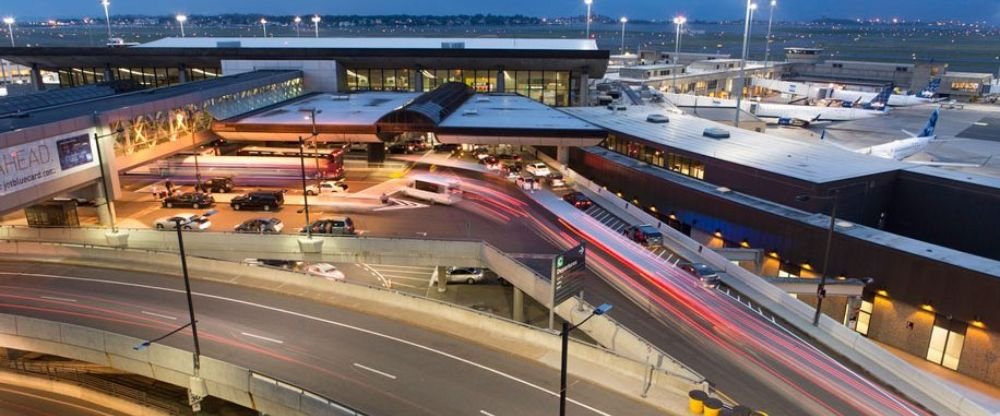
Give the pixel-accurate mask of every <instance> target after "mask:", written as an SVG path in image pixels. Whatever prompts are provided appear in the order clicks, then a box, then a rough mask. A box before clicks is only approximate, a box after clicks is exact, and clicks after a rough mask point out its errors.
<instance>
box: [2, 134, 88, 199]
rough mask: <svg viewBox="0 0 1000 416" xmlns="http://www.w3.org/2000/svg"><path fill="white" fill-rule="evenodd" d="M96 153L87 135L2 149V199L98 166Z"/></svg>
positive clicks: (46, 140)
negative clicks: (4, 196) (3, 196)
mask: <svg viewBox="0 0 1000 416" xmlns="http://www.w3.org/2000/svg"><path fill="white" fill-rule="evenodd" d="M94 151H95V147H94V142H93V140H92V139H91V137H90V134H89V133H88V132H87V131H81V132H76V133H70V134H64V135H61V136H56V137H50V138H48V139H45V140H39V141H35V142H31V143H24V144H20V145H17V146H12V147H7V148H4V149H0V195H8V194H11V193H14V192H18V191H22V190H24V189H28V188H30V187H32V186H37V185H39V184H42V183H45V182H48V181H51V180H53V179H58V178H61V177H63V176H66V175H69V174H72V173H76V172H79V171H82V170H85V169H87V168H89V167H92V166H96V165H97V158H96V157H97V156H96V154H94Z"/></svg>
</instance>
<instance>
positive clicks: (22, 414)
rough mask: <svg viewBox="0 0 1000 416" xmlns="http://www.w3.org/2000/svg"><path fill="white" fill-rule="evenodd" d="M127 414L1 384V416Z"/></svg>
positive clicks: (125, 415)
mask: <svg viewBox="0 0 1000 416" xmlns="http://www.w3.org/2000/svg"><path fill="white" fill-rule="evenodd" d="M56 415H58V416H127V414H125V413H120V412H116V411H114V410H110V409H106V408H104V407H101V406H99V405H96V404H94V403H91V402H86V401H83V400H79V399H75V398H72V397H67V396H62V395H58V394H53V393H49V392H45V391H40V390H34V389H28V388H24V387H20V386H12V385H8V384H0V416H56Z"/></svg>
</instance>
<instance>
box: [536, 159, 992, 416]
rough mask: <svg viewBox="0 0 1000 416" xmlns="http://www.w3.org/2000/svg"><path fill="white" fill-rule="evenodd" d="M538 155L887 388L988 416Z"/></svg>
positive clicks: (968, 414)
mask: <svg viewBox="0 0 1000 416" xmlns="http://www.w3.org/2000/svg"><path fill="white" fill-rule="evenodd" d="M542 156H543V157H542V159H543V160H546V161H547V162H548V163H550V164H552V165H553V166H557V168H558V169H559V170H560V171H561V172H562V173H563V176H564V177H565V178H567V179H568V180H570V181H571V182H574V183H576V184H577V186H578V187H579V190H581V191H582V192H584V193H585V194H587V196H588V197H590V198H591V199H593V200H594V201H596V202H597V203H598V204H599V205H601V207H602V208H605V209H607V210H608V211H610V212H611V213H612V214H615V215H617V216H619V217H621V218H623V219H625V220H626V221H629V222H632V223H645V224H651V225H654V226H658V228H659V230H660V231H661V232H662V233H663V235H664V238H665V240H664V245H666V246H668V247H669V248H670V249H671V250H673V251H675V252H677V253H678V254H680V255H681V256H683V257H685V258H688V259H695V258H698V259H700V260H699V261H701V262H703V263H706V264H708V265H711V266H712V267H714V268H715V269H717V270H723V271H725V273H722V274H721V278H722V281H723V282H724V283H726V285H728V286H730V287H732V288H733V289H734V290H736V291H737V292H740V293H742V294H743V295H745V296H746V297H748V298H750V299H752V300H753V301H754V302H756V303H757V304H758V305H759V306H761V307H762V308H764V309H767V310H769V311H771V312H772V313H774V314H776V315H777V316H780V317H782V318H783V319H785V321H786V322H788V323H789V324H791V325H792V326H794V327H795V328H797V329H798V330H800V331H803V332H805V333H806V334H808V335H809V336H810V337H812V338H813V339H815V340H817V341H818V342H820V343H821V344H823V345H825V346H827V347H829V348H832V349H833V350H835V351H837V352H838V353H839V354H841V355H843V356H845V357H846V358H847V359H849V360H851V361H852V362H854V363H855V364H857V365H859V366H861V367H863V368H865V369H866V370H867V371H869V372H870V373H871V374H872V375H873V376H874V377H876V378H878V379H879V380H881V381H882V382H884V383H885V384H888V385H891V386H893V387H894V388H896V389H898V390H899V391H900V392H902V393H903V394H904V395H906V396H908V397H909V398H911V399H913V400H915V401H917V402H918V403H920V404H921V405H923V406H926V407H927V408H929V409H931V410H932V411H934V412H935V413H938V414H954V415H961V416H988V415H994V413H992V412H991V411H990V410H988V409H987V408H986V407H984V406H982V405H981V404H978V403H976V402H975V401H974V400H973V399H971V398H970V397H968V396H965V395H963V394H962V393H961V392H958V391H956V390H955V389H952V388H951V387H949V386H948V385H946V384H945V383H943V382H942V381H941V380H938V379H937V378H935V377H934V376H933V375H930V374H928V373H926V372H923V371H921V370H918V369H917V368H915V367H913V366H912V365H910V364H909V363H907V362H905V361H903V360H902V359H900V358H899V357H896V356H895V355H893V354H892V353H890V352H888V351H886V350H885V349H883V348H881V347H879V346H878V345H876V344H875V343H873V342H871V341H869V340H868V339H867V338H865V337H863V336H861V335H860V334H858V333H857V332H855V331H852V330H851V329H849V328H847V327H846V326H844V325H841V324H840V323H839V322H837V321H835V320H833V319H831V318H830V317H828V316H826V315H823V316H822V318H821V320H820V326H819V328H816V327H814V326H812V318H813V314H814V313H815V309H814V308H812V307H810V306H809V305H807V304H805V303H803V302H802V301H800V300H798V299H796V298H793V297H791V296H789V295H788V294H787V293H786V292H785V291H783V290H781V289H780V288H778V287H776V286H774V285H772V284H770V283H768V282H767V281H766V280H764V279H762V278H761V277H760V276H757V275H756V274H753V273H751V272H749V271H747V270H745V269H743V268H740V267H737V266H734V265H732V263H730V262H729V260H728V259H726V258H725V257H723V256H721V255H719V254H718V253H715V252H713V251H712V250H702V252H698V247H700V246H701V244H699V243H698V242H697V241H694V240H693V239H691V238H690V237H688V236H686V235H684V234H683V233H681V232H680V231H678V230H676V229H674V228H672V227H670V226H667V225H664V224H662V223H661V222H660V221H659V220H657V219H656V218H655V217H653V216H652V215H650V214H648V213H646V212H645V211H643V210H642V209H641V208H639V207H636V206H635V205H632V204H631V203H630V202H628V201H625V200H623V199H621V198H619V197H618V196H617V195H614V194H612V193H611V192H609V191H607V190H605V189H603V188H601V187H600V186H599V185H597V184H595V183H594V182H592V181H590V180H589V179H587V178H586V177H583V176H582V175H579V174H578V173H576V172H574V171H573V170H571V169H568V168H566V167H565V166H562V165H560V164H558V163H557V162H555V161H554V160H552V159H551V158H548V157H547V156H544V155H542Z"/></svg>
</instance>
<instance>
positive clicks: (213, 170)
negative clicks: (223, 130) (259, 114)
mask: <svg viewBox="0 0 1000 416" xmlns="http://www.w3.org/2000/svg"><path fill="white" fill-rule="evenodd" d="M129 173H130V174H139V175H143V174H145V175H152V176H158V177H162V178H193V177H195V176H196V175H197V174H199V173H200V175H201V176H202V177H220V176H224V177H232V178H233V180H234V181H236V182H242V183H246V184H248V183H250V182H252V181H253V180H254V179H258V180H269V179H291V178H300V177H302V160H300V159H299V157H298V155H296V156H295V157H288V156H199V157H197V164H196V163H195V156H190V155H181V156H175V157H170V158H166V159H161V160H158V161H155V162H152V163H149V164H147V165H145V166H142V167H139V168H136V169H133V170H132V171H130V172H129ZM305 174H306V177H307V178H313V179H328V180H336V179H342V178H343V177H344V158H343V152H340V153H339V154H335V155H330V154H328V156H327V157H319V158H313V157H308V158H306V160H305Z"/></svg>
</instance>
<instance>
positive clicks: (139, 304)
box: [0, 263, 659, 416]
mask: <svg viewBox="0 0 1000 416" xmlns="http://www.w3.org/2000/svg"><path fill="white" fill-rule="evenodd" d="M331 284H333V283H331ZM193 286H194V290H195V292H196V293H195V297H194V301H195V307H196V310H197V313H198V327H199V335H200V337H199V338H200V339H201V346H202V352H203V354H204V355H206V356H210V357H214V358H218V359H222V360H225V361H229V362H231V363H234V364H237V365H242V366H246V367H248V368H253V369H255V370H257V371H260V372H262V373H264V374H267V375H269V376H272V377H275V378H278V379H282V380H287V381H291V382H293V383H295V384H297V385H299V386H301V387H303V388H305V389H308V390H311V391H313V392H316V393H318V394H321V395H324V396H326V397H330V398H334V399H336V400H340V401H342V402H343V403H345V404H347V405H349V406H352V407H354V408H357V409H359V410H361V411H363V412H365V413H367V414H373V415H394V414H406V415H442V414H448V415H496V416H501V415H543V414H544V415H548V414H552V413H553V412H555V409H556V408H557V407H558V405H557V402H558V400H557V394H556V392H557V391H558V382H559V374H558V371H554V370H552V369H549V368H545V367H542V366H540V365H538V364H536V363H533V362H529V361H527V360H522V359H519V358H515V357H513V356H512V355H511V354H508V353H505V352H504V351H498V350H494V349H492V348H490V347H489V346H483V345H478V344H472V343H469V342H465V341H463V340H460V339H457V338H454V337H450V336H446V335H443V334H440V333H436V332H431V331H428V330H424V329H421V328H415V327H411V326H408V325H405V324H402V323H399V322H397V321H394V320H391V319H385V318H380V317H375V316H369V315H365V314H361V313H357V312H353V311H350V310H344V309H340V308H334V307H331V306H329V305H326V304H321V303H317V302H313V301H309V300H305V299H300V298H293V297H287V296H283V295H279V294H274V293H270V292H264V291H257V290H250V289H246V288H240V287H233V286H228V285H222V284H214V283H209V282H200V281H197V282H195V283H194V284H193ZM182 287H183V285H182V282H181V281H180V279H177V278H174V277H165V276H158V275H151V274H148V273H137V272H130V271H122V270H105V269H94V268H83V267H72V266H62V265H54V264H46V265H41V264H30V263H0V312H4V313H14V314H19V315H26V316H34V317H38V318H42V319H51V320H58V321H62V322H68V323H75V324H80V325H85V326H88V327H94V328H100V329H105V330H109V331H114V332H118V333H123V334H127V335H131V336H135V337H138V338H144V339H151V338H155V337H157V336H159V335H161V334H164V333H166V332H169V331H170V330H172V329H174V328H176V327H178V326H180V325H182V324H183V323H184V322H185V321H186V319H185V317H186V314H187V310H186V303H185V300H184V295H183V291H182V290H181V289H182ZM486 341H487V342H488V340H486ZM163 342H164V343H165V344H167V345H170V346H173V347H178V348H185V349H190V348H191V339H190V336H189V332H188V331H183V332H181V333H178V334H176V335H174V336H172V337H169V338H167V339H166V340H164V341H163ZM570 385H571V392H570V394H569V397H570V399H571V403H570V405H569V412H570V414H573V415H653V414H659V413H658V412H657V411H655V410H654V409H652V408H650V407H648V406H645V405H643V404H641V403H639V402H636V401H633V400H632V399H631V398H628V397H623V396H621V395H618V394H615V393H612V392H609V391H607V390H605V389H602V388H600V387H597V386H594V385H592V384H590V383H588V382H586V381H582V380H576V379H572V378H571V384H570Z"/></svg>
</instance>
